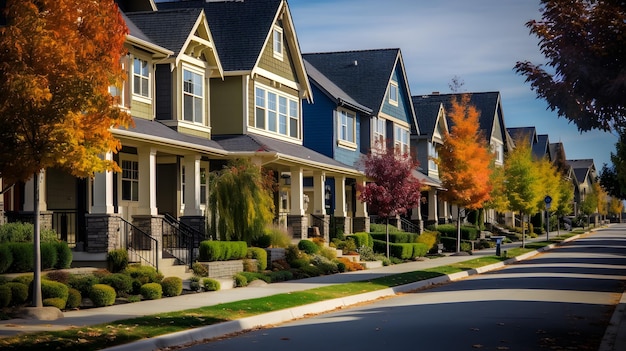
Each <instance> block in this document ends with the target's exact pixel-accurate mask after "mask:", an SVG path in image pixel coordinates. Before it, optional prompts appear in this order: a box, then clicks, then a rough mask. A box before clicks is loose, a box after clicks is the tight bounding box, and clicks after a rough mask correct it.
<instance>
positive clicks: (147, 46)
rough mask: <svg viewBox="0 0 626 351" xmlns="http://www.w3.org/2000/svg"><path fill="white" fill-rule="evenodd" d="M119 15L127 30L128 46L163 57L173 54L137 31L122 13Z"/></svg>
mask: <svg viewBox="0 0 626 351" xmlns="http://www.w3.org/2000/svg"><path fill="white" fill-rule="evenodd" d="M121 14H122V18H123V19H124V22H125V23H126V27H127V28H128V34H127V35H126V40H128V42H129V43H130V44H132V45H136V46H139V47H141V48H143V49H144V50H147V51H150V52H154V53H157V54H161V55H163V56H169V55H173V54H174V52H173V51H172V50H169V49H167V48H164V47H162V46H159V45H158V44H156V43H155V42H154V41H153V40H152V39H150V37H148V36H147V35H146V34H145V33H144V32H143V31H142V30H141V29H139V27H137V25H135V22H133V21H131V20H130V18H128V16H127V15H126V14H125V13H124V12H121Z"/></svg>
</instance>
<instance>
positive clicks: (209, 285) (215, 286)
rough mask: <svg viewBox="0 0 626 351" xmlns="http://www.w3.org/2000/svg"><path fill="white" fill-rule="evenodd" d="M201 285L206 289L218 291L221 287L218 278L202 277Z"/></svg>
mask: <svg viewBox="0 0 626 351" xmlns="http://www.w3.org/2000/svg"><path fill="white" fill-rule="evenodd" d="M202 286H203V287H204V290H206V291H218V290H220V289H221V284H220V282H219V281H218V280H216V279H213V278H204V279H202Z"/></svg>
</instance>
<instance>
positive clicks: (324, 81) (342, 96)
mask: <svg viewBox="0 0 626 351" xmlns="http://www.w3.org/2000/svg"><path fill="white" fill-rule="evenodd" d="M304 66H305V67H306V72H307V74H308V75H309V78H310V79H311V80H312V81H313V83H314V84H315V85H316V86H317V87H318V88H319V89H320V90H322V91H323V92H324V93H325V94H326V95H327V96H328V97H329V98H330V99H332V100H334V101H335V102H336V103H337V104H338V105H341V104H347V105H348V106H350V107H352V108H354V109H357V110H361V111H363V112H365V113H367V114H371V113H372V109H371V108H369V107H366V106H363V105H361V104H359V103H358V102H357V101H356V100H355V99H353V98H352V97H351V96H350V95H348V93H346V92H345V91H343V90H342V89H341V88H340V87H338V86H337V85H336V84H335V83H333V82H332V81H331V80H330V79H329V78H328V77H326V76H325V75H323V74H322V72H320V71H318V70H317V68H315V67H313V66H312V65H311V64H310V63H309V62H307V61H306V60H304Z"/></svg>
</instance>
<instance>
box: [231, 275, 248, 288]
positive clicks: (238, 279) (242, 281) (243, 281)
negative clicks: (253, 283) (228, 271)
mask: <svg viewBox="0 0 626 351" xmlns="http://www.w3.org/2000/svg"><path fill="white" fill-rule="evenodd" d="M233 279H234V280H235V286H236V287H238V288H241V287H244V286H248V279H247V278H246V276H245V275H243V274H239V273H236V274H234V275H233Z"/></svg>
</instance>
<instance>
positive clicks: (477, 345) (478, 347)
mask: <svg viewBox="0 0 626 351" xmlns="http://www.w3.org/2000/svg"><path fill="white" fill-rule="evenodd" d="M472 347H473V348H475V349H482V348H483V345H481V344H474V345H472Z"/></svg>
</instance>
